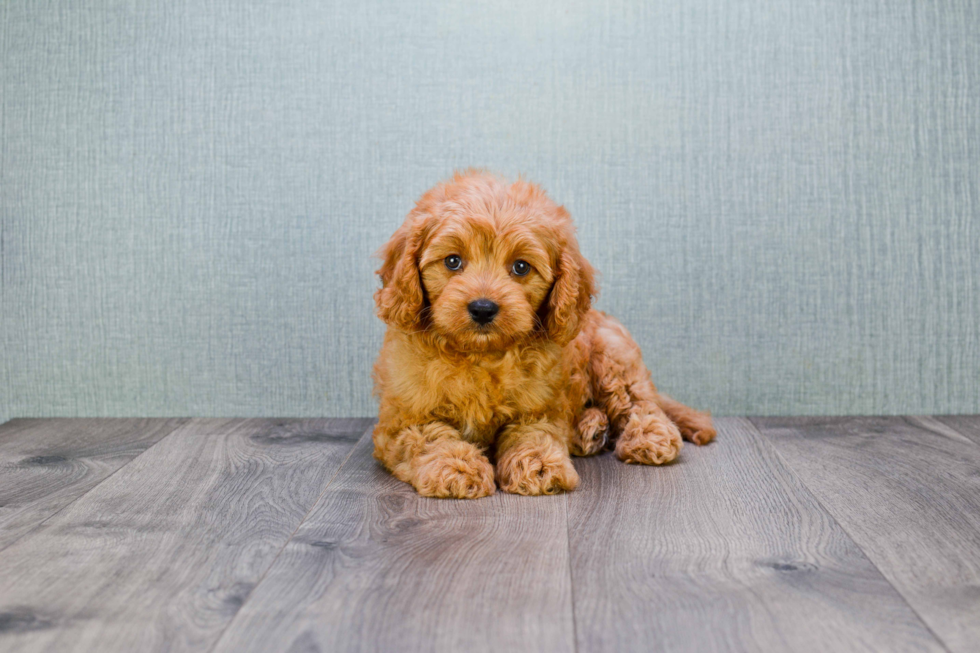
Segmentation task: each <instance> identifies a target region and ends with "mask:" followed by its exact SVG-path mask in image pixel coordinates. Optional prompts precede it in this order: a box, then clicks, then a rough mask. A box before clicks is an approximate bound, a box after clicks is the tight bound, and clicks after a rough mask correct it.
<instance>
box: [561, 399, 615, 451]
mask: <svg viewBox="0 0 980 653" xmlns="http://www.w3.org/2000/svg"><path fill="white" fill-rule="evenodd" d="M608 441H609V418H608V417H607V416H606V414H605V413H604V412H602V411H601V410H599V409H598V408H586V409H585V410H584V411H582V416H581V417H580V418H579V420H578V425H577V427H576V428H575V433H574V434H573V435H572V439H571V441H570V442H569V443H568V448H569V450H570V451H571V453H572V455H573V456H591V455H592V454H595V453H599V452H600V451H602V450H603V448H604V447H605V446H606V443H607V442H608Z"/></svg>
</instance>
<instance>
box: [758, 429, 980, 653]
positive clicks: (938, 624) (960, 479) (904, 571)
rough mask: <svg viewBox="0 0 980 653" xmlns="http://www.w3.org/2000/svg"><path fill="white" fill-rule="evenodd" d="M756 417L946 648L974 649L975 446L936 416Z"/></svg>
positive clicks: (978, 456)
mask: <svg viewBox="0 0 980 653" xmlns="http://www.w3.org/2000/svg"><path fill="white" fill-rule="evenodd" d="M753 421H754V422H755V423H756V425H758V427H759V429H760V430H761V431H762V432H763V433H764V434H765V436H766V437H767V438H768V439H769V440H770V441H771V442H772V444H773V445H774V446H775V448H776V449H777V450H778V451H779V453H780V454H781V455H782V456H783V457H784V458H785V459H786V461H787V463H788V465H789V466H790V467H791V468H792V469H793V470H794V471H795V472H796V473H797V474H798V475H799V477H800V479H801V480H802V481H803V482H804V483H805V484H806V485H807V487H809V489H810V490H811V491H812V492H813V493H814V495H815V496H816V497H817V498H818V499H819V500H820V502H821V503H822V504H823V505H824V506H825V507H826V508H827V510H829V511H830V512H831V514H833V515H834V517H835V518H836V519H837V521H838V522H839V523H840V524H841V525H842V526H843V527H844V528H845V529H846V530H847V532H848V533H849V534H850V535H851V537H852V538H853V539H854V540H855V541H856V542H857V544H858V545H860V546H861V548H862V549H863V550H864V551H865V552H866V553H867V555H868V557H869V558H870V559H871V560H872V561H873V562H874V563H875V564H876V565H877V566H878V568H879V569H881V571H882V573H883V574H884V575H885V576H886V577H887V578H888V579H889V580H890V581H891V582H892V584H893V585H894V586H895V587H896V588H897V589H898V591H899V592H901V593H902V595H903V596H904V597H905V598H906V600H907V601H908V602H909V604H910V605H911V606H912V607H913V608H914V609H915V610H916V612H918V614H919V615H920V616H921V617H922V619H923V620H924V621H925V622H926V623H927V624H928V625H929V627H930V628H931V629H932V631H933V632H934V633H936V635H937V636H938V637H939V638H940V639H941V640H942V641H943V643H944V644H945V645H946V646H947V647H948V648H949V649H950V650H951V651H954V652H964V653H965V652H967V651H970V652H972V651H976V650H977V646H978V642H980V472H978V470H980V447H978V446H977V445H976V443H975V442H973V441H971V440H970V439H969V438H967V437H965V436H964V435H962V434H961V433H959V432H958V431H956V430H954V429H951V428H950V427H949V426H947V425H946V424H944V423H943V422H939V421H937V420H934V419H932V418H897V417H864V418H859V417H851V418H765V419H762V418H759V419H754V420H753Z"/></svg>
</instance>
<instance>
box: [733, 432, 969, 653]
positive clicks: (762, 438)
mask: <svg viewBox="0 0 980 653" xmlns="http://www.w3.org/2000/svg"><path fill="white" fill-rule="evenodd" d="M755 420H756V418H755V417H748V418H746V421H748V422H749V424H751V425H752V428H753V429H754V430H755V432H756V433H757V434H758V435H759V439H760V441H762V442H763V443H764V444H765V446H766V447H768V448H769V450H770V451H771V452H772V454H773V455H774V456H775V457H776V459H777V460H779V461H780V462H781V463H782V464H783V465H784V466H785V467H786V469H787V470H789V471H790V472H792V473H793V476H794V477H795V478H796V480H797V481H798V482H799V483H800V485H801V486H802V487H803V488H804V489H805V490H806V491H807V492H808V493H809V494H810V496H811V497H812V498H813V500H814V501H815V502H816V503H817V505H819V506H820V507H821V508H822V509H823V511H824V512H826V513H827V516H828V517H829V518H830V519H832V520H833V521H834V523H835V524H837V526H838V527H840V529H841V531H843V532H844V534H845V535H847V537H848V538H849V539H850V540H851V542H852V543H853V544H854V546H856V547H857V548H858V549H859V550H860V551H861V554H862V555H864V557H865V558H866V559H867V561H868V562H869V563H870V564H871V565H872V566H873V567H874V568H875V569H877V570H878V573H879V574H880V575H881V577H882V578H884V579H885V581H886V582H887V583H888V584H889V585H890V586H891V587H892V589H894V590H895V593H896V594H897V595H898V596H900V597H901V598H902V601H903V602H904V603H905V605H907V606H908V608H909V610H911V611H912V613H913V614H914V615H915V616H916V617H918V618H919V621H920V622H922V625H923V626H924V627H925V629H926V630H928V631H929V633H930V634H931V635H932V636H933V638H934V639H935V640H936V642H937V643H938V644H939V645H940V646H941V647H942V648H943V650H945V651H947V653H952V650H951V649H950V648H949V646H948V645H947V644H946V641H945V640H944V639H943V638H942V637H940V636H939V634H938V633H937V632H936V631H935V630H934V629H933V627H932V624H930V623H929V622H928V621H926V619H925V618H924V617H923V616H922V614H921V613H920V612H919V611H918V610H916V609H915V606H913V605H912V603H911V601H909V598H908V597H907V596H906V595H905V594H904V593H903V592H902V591H901V590H900V589H899V588H898V586H896V584H895V581H894V580H893V579H891V578H889V577H888V575H887V574H886V573H885V571H884V570H883V569H882V568H881V567H879V566H878V564H877V563H875V561H874V560H873V559H872V558H871V556H870V555H868V552H867V551H866V550H865V548H864V547H863V546H861V545H860V544H859V543H858V540H857V538H855V537H854V535H853V534H852V533H851V531H849V530H848V529H847V528H846V527H845V526H844V524H842V523H841V522H840V520H839V519H837V516H836V515H834V513H833V512H831V511H830V509H829V508H828V507H827V505H826V504H825V503H824V502H823V501H821V500H820V497H819V496H817V494H816V493H815V492H814V491H813V490H812V489H811V488H810V486H809V485H807V483H806V482H805V481H804V480H803V477H802V476H800V474H799V472H797V471H796V469H795V468H794V467H793V466H792V465H791V464H790V463H789V461H788V460H786V458H785V457H784V456H783V455H782V454H781V453H779V450H778V449H776V447H775V446H773V444H772V442H770V441H769V437H768V436H767V435H766V434H765V433H763V431H762V429H760V428H759V425H758V424H756V423H755Z"/></svg>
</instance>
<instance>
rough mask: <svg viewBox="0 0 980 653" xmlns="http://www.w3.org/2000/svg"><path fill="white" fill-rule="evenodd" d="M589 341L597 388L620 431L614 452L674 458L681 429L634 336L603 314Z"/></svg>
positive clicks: (628, 458) (634, 459)
mask: <svg viewBox="0 0 980 653" xmlns="http://www.w3.org/2000/svg"><path fill="white" fill-rule="evenodd" d="M592 343H593V344H592V346H593V351H592V356H591V359H590V365H591V371H592V377H593V384H594V387H595V390H596V392H595V394H596V397H597V398H598V399H599V403H600V404H601V405H602V407H603V408H604V409H605V411H606V413H607V414H608V416H609V419H610V420H611V422H612V424H613V430H614V432H615V433H616V434H617V435H618V439H617V441H616V456H617V457H618V458H619V459H620V460H622V461H624V462H627V463H641V464H644V465H663V464H665V463H669V462H671V461H672V460H674V459H675V458H677V455H678V454H679V453H680V450H681V447H682V446H683V441H682V439H681V432H680V431H679V430H678V428H677V425H676V424H674V422H673V421H671V419H670V418H669V417H668V416H667V414H666V413H665V412H664V410H663V409H662V408H661V407H660V405H659V404H658V403H657V397H658V394H657V389H656V387H655V386H654V385H653V382H652V381H651V380H650V372H649V371H648V370H647V368H646V366H645V365H644V364H643V358H642V356H641V354H640V348H639V347H638V346H637V344H636V343H635V342H634V341H633V338H631V337H630V335H629V333H628V332H627V331H626V329H625V328H624V327H623V326H622V325H621V324H620V323H619V322H617V321H616V320H615V319H613V318H611V317H609V316H606V315H603V316H602V321H601V323H600V324H599V325H598V326H597V328H596V330H595V333H594V336H593V341H592Z"/></svg>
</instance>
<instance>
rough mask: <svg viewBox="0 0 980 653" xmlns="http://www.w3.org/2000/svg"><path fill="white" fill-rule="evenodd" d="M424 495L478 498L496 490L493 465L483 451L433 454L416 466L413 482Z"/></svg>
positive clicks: (448, 497)
mask: <svg viewBox="0 0 980 653" xmlns="http://www.w3.org/2000/svg"><path fill="white" fill-rule="evenodd" d="M413 485H414V486H415V489H416V490H417V491H418V493H419V494H421V495H422V496H424V497H436V498H440V499H479V498H480V497H485V496H489V495H491V494H493V493H494V491H495V490H496V484H495V483H494V480H493V466H492V465H491V464H490V462H489V461H488V460H487V459H486V458H484V457H483V456H482V455H464V456H459V455H446V456H440V457H434V458H433V459H432V460H429V461H427V462H426V463H425V464H423V465H422V466H421V467H419V470H418V474H417V476H416V478H415V482H414V483H413Z"/></svg>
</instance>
